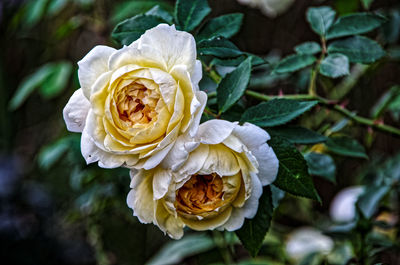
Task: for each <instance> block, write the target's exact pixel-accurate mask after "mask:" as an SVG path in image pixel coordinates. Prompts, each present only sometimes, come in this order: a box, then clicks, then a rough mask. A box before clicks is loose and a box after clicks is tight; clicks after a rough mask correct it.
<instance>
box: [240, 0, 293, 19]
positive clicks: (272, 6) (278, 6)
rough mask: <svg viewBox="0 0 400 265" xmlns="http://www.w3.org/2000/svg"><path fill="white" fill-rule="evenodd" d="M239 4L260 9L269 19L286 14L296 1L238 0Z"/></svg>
mask: <svg viewBox="0 0 400 265" xmlns="http://www.w3.org/2000/svg"><path fill="white" fill-rule="evenodd" d="M238 2H239V3H241V4H244V5H248V6H251V7H255V8H259V9H260V10H261V12H262V13H263V14H264V15H266V16H267V17H276V16H277V15H280V14H282V13H283V12H285V11H286V10H287V9H288V8H289V7H290V6H291V5H292V4H293V2H294V0H238Z"/></svg>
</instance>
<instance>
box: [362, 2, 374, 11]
mask: <svg viewBox="0 0 400 265" xmlns="http://www.w3.org/2000/svg"><path fill="white" fill-rule="evenodd" d="M373 2H374V0H361V3H362V4H363V6H364V8H365V9H369V8H370V6H371V5H372V3H373Z"/></svg>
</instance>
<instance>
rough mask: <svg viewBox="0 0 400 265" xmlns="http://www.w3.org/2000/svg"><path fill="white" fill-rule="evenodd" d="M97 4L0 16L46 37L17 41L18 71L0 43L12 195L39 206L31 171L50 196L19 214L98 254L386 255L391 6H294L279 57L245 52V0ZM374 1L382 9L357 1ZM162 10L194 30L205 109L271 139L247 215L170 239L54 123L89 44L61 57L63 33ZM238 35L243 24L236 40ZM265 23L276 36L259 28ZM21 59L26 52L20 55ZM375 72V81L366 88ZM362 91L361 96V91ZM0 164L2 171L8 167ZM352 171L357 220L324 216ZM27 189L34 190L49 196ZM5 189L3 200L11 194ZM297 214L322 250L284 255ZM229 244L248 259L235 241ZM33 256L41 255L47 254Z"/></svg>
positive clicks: (397, 102)
mask: <svg viewBox="0 0 400 265" xmlns="http://www.w3.org/2000/svg"><path fill="white" fill-rule="evenodd" d="M99 2H100V1H95V2H93V1H89V0H86V1H83V0H79V1H78V0H63V1H61V0H57V1H47V0H40V1H33V0H30V1H26V2H24V3H22V4H21V5H20V6H17V7H15V13H14V14H12V15H7V16H4V17H1V18H0V19H3V20H4V21H5V22H6V24H4V25H7V28H5V26H4V25H2V28H1V29H2V34H3V33H4V34H3V35H4V36H7V37H9V38H11V39H12V40H14V41H15V43H17V40H18V42H19V41H22V42H26V44H25V43H24V45H25V46H19V45H21V44H18V45H16V46H17V47H18V48H19V49H20V50H24V49H26V47H31V43H30V41H31V39H35V38H36V37H35V34H36V33H38V32H41V31H43V34H41V35H40V36H39V37H38V38H42V39H43V40H45V41H43V42H46V43H51V44H46V45H51V46H50V48H49V49H48V50H46V49H45V48H43V47H46V46H40V47H39V48H35V45H45V44H37V43H36V44H35V45H32V50H29V52H26V53H28V55H29V56H32V57H29V58H27V59H26V61H24V60H21V59H20V60H19V61H18V60H17V59H16V66H12V65H10V66H9V67H11V68H13V69H15V68H16V67H20V69H19V68H17V69H18V71H20V73H19V72H18V75H17V74H16V71H15V70H14V71H13V72H12V71H11V70H9V69H7V68H8V66H7V65H6V62H9V61H10V58H9V57H8V56H7V54H6V52H5V50H7V51H11V50H12V49H13V44H12V42H11V41H10V43H4V44H2V45H4V47H6V48H7V49H3V51H2V54H1V55H2V56H3V55H4V58H8V59H7V61H4V62H2V63H1V65H0V72H1V73H0V84H1V86H2V87H3V88H9V89H3V90H2V92H1V93H2V95H1V96H2V97H0V98H1V99H0V100H1V102H2V103H1V104H2V106H1V107H2V108H1V110H0V121H1V136H2V139H1V146H2V147H4V150H2V152H1V154H0V155H1V156H0V158H2V155H3V154H4V155H6V156H7V157H11V154H12V155H13V156H14V155H16V156H21V157H22V158H23V159H24V160H26V161H28V162H27V166H24V169H23V172H20V171H18V169H17V167H16V168H13V169H12V170H13V172H14V171H15V172H18V174H17V173H16V174H17V175H22V176H24V177H23V180H18V181H19V182H16V183H19V184H21V187H22V188H21V190H20V191H18V192H15V194H22V195H18V196H20V197H21V198H22V199H21V201H22V203H21V204H22V206H20V205H18V207H20V208H19V209H24V207H28V208H29V207H30V208H29V209H31V208H32V209H35V210H34V211H38V212H39V211H42V210H43V209H40V207H37V208H39V210H38V209H36V208H35V207H34V206H32V205H34V202H35V200H33V199H30V197H29V196H30V195H29V194H30V193H28V192H26V190H27V188H26V187H29V188H30V187H31V186H29V185H28V184H32V183H41V184H42V185H44V186H46V187H47V188H48V189H49V190H51V194H54V204H55V205H57V206H56V207H54V208H55V209H54V210H52V211H54V213H51V214H49V213H47V212H46V213H43V212H40V214H39V213H33V214H32V215H33V216H34V217H35V218H37V220H41V218H48V219H49V220H51V222H56V223H52V225H53V226H55V227H61V228H59V229H60V230H62V229H65V230H63V231H64V232H65V231H67V232H65V233H70V234H74V232H75V231H78V232H77V234H79V235H80V236H81V237H82V238H83V239H80V240H83V242H85V244H87V245H88V247H89V248H90V249H91V250H92V252H93V253H94V254H87V255H88V256H90V255H93V257H92V258H93V259H94V260H96V262H95V263H99V264H131V263H132V262H134V263H135V262H136V263H137V264H144V263H146V262H147V263H148V264H176V263H184V264H221V263H222V262H224V263H225V264H233V262H238V264H352V263H355V264H357V263H358V264H374V263H375V262H382V263H384V262H385V260H389V259H390V258H391V257H394V256H395V254H396V253H398V251H399V244H400V242H399V237H398V233H399V229H400V228H399V210H398V208H399V203H398V198H399V196H400V189H399V183H400V173H399V172H400V168H399V165H400V156H399V154H395V155H393V153H394V151H396V150H398V146H399V142H398V139H399V138H398V137H399V136H400V130H399V129H398V128H399V126H398V122H399V120H400V89H399V86H398V85H396V84H398V83H399V82H400V81H399V79H396V76H395V75H396V74H392V75H390V74H387V75H385V71H387V70H388V69H390V68H395V69H398V62H399V56H397V55H396V54H397V53H398V52H397V53H396V51H398V50H399V47H400V46H399V45H400V44H399V34H400V33H399V28H400V19H399V18H400V9H399V8H398V7H396V6H385V5H379V4H380V3H378V1H375V2H374V1H372V0H360V1H358V0H352V1H339V0H337V1H335V6H339V4H340V5H341V7H342V8H344V9H343V10H347V9H348V10H352V11H354V12H342V11H339V10H335V9H334V8H333V7H329V6H319V7H313V6H311V4H309V7H308V9H307V11H306V14H301V17H302V19H303V20H304V22H305V23H308V25H307V28H305V29H304V31H305V32H308V33H307V34H304V37H302V38H301V41H298V43H293V41H292V42H289V41H288V42H289V43H290V45H293V46H291V47H290V48H292V47H294V48H293V52H292V53H291V54H288V55H286V52H287V50H285V49H284V48H282V51H281V52H282V54H284V56H282V57H280V55H278V56H277V55H276V54H274V53H270V54H269V55H266V56H264V55H255V54H253V53H251V52H248V50H255V51H256V49H246V48H245V47H252V46H251V45H249V43H250V44H251V41H253V42H257V41H254V40H255V39H256V37H254V36H257V35H252V34H256V33H255V32H256V30H253V31H251V30H249V27H247V26H246V23H249V21H250V20H251V19H253V18H252V17H251V16H250V15H249V14H250V13H249V12H250V11H249V10H247V9H246V10H244V12H245V14H242V13H238V12H237V11H243V10H242V8H240V6H239V7H237V8H236V9H235V8H232V9H229V8H227V9H226V10H235V11H234V12H233V11H232V12H233V13H228V14H225V13H224V12H222V13H221V15H219V16H216V17H215V15H216V14H215V13H212V12H211V8H210V5H211V6H213V7H215V6H216V5H217V4H216V3H213V2H212V1H206V0H178V1H176V2H175V6H172V5H171V4H170V2H168V1H119V2H118V3H115V4H109V5H111V6H110V10H111V14H110V17H109V18H108V21H107V18H102V19H99V18H94V17H95V16H99V14H102V12H100V11H99V9H100V8H101V7H100V6H101V5H100V4H99ZM344 2H346V3H345V4H343V3H344ZM209 4H210V5H209ZM295 5H296V3H295ZM375 6H377V8H376V9H375ZM1 7H3V5H1ZM378 7H379V12H378V11H371V12H367V11H368V10H370V9H371V8H372V9H373V10H378ZM7 8H8V6H7ZM294 9H295V8H294ZM100 10H101V9H100ZM223 10H225V9H223ZM102 11H104V10H102ZM251 12H253V11H251ZM289 12H299V11H298V10H292V11H289ZM103 13H107V12H103ZM218 13H220V12H218ZM345 13H347V14H345ZM293 14H295V13H293ZM297 14H298V13H297ZM61 15H62V16H61ZM60 16H61V17H62V19H59V17H60ZM254 19H255V18H254ZM278 19H279V18H278ZM160 23H167V24H170V25H172V24H174V25H175V26H176V28H177V29H179V30H184V31H188V32H190V33H192V34H193V35H194V37H195V40H196V45H197V52H198V54H197V56H198V59H199V60H201V62H202V65H203V75H204V76H203V79H202V81H201V83H200V89H201V90H203V91H206V92H207V93H208V103H207V107H206V111H205V114H204V115H203V120H206V119H214V118H222V119H226V120H231V121H238V122H240V123H244V122H251V123H254V124H256V125H258V126H260V127H262V128H263V129H265V130H266V131H267V132H268V133H269V134H270V136H271V140H269V141H268V144H269V145H270V146H271V147H272V148H273V150H274V152H275V153H276V155H277V157H278V159H279V172H278V177H277V179H276V181H275V182H274V183H273V184H272V185H270V186H266V187H264V192H263V195H262V197H261V198H260V200H259V209H258V212H257V214H256V215H255V217H254V218H252V219H246V220H245V222H244V225H243V226H242V228H241V229H240V230H238V231H236V232H235V233H232V232H226V231H224V232H218V231H213V232H205V233H200V232H189V231H187V232H188V233H187V235H186V236H185V237H184V238H183V239H182V240H180V241H170V240H168V239H167V238H166V237H165V236H164V235H163V234H162V233H160V232H159V231H157V230H155V229H154V228H153V227H152V226H151V225H143V224H140V223H139V222H138V221H137V220H136V218H135V217H132V216H131V214H130V212H129V210H128V209H127V206H126V205H125V197H126V194H127V192H128V189H129V177H128V172H127V171H126V170H124V169H115V170H104V169H99V168H97V167H96V166H91V165H86V164H85V163H84V162H83V159H82V158H81V155H80V147H79V141H80V138H79V136H77V135H70V134H67V133H66V130H65V129H64V127H63V126H62V125H61V124H62V122H61V115H60V113H61V111H62V109H61V106H62V105H64V103H65V98H66V96H67V95H70V94H71V93H72V92H73V91H74V90H75V89H77V88H78V87H79V85H78V83H77V80H76V75H75V74H73V73H74V72H76V67H75V65H76V61H77V60H79V59H80V58H81V57H82V54H84V53H86V52H87V51H88V50H89V49H90V47H85V49H87V50H85V51H84V52H81V53H78V55H77V54H76V53H73V54H74V55H71V54H70V53H72V52H74V48H70V47H76V46H75V45H72V44H71V43H82V42H85V41H86V40H88V39H90V36H92V35H90V34H89V35H86V36H84V35H81V34H88V33H87V32H88V31H89V32H91V34H93V35H96V36H101V37H99V38H98V39H97V42H105V40H104V39H108V31H107V29H108V28H110V27H111V25H116V26H115V27H114V29H113V30H112V33H111V38H112V40H113V41H114V44H117V45H121V46H122V45H129V44H131V43H132V42H133V41H135V40H136V39H138V38H139V37H140V36H141V35H142V34H143V33H144V32H145V31H146V30H148V29H150V28H152V27H154V26H156V25H158V24H160ZM271 23H272V22H271ZM274 23H275V22H274ZM305 23H304V24H305ZM274 25H275V24H274ZM277 25H278V24H277ZM279 25H280V24H279ZM260 27H261V26H260ZM244 30H246V32H243V31H244ZM291 30H293V29H291ZM104 31H106V32H107V37H104ZM247 31H248V32H247ZM278 31H279V32H280V28H279V29H278ZM278 31H277V32H278ZM82 32H83V33H82ZM85 32H86V33H85ZM276 34H277V35H279V33H276ZM3 35H2V36H3ZM249 35H251V36H253V37H250V38H249V39H248V40H247V39H245V36H247V37H248V36H249ZM275 37H279V36H268V38H270V39H273V38H275ZM2 38H3V37H2ZM252 38H253V39H252ZM307 38H309V39H307ZM4 39H5V40H7V39H6V38H5V37H4ZM99 39H100V41H99ZM82 40H83V41H82ZM316 40H317V41H316ZM7 41H8V40H7ZM36 41H37V42H38V43H40V42H42V40H41V39H40V41H38V40H37V39H36ZM245 41H248V42H245ZM296 41H297V40H296ZM68 42H71V43H68ZM93 43H94V42H93ZM244 43H245V44H244ZM260 43H262V42H260ZM273 43H274V44H275V43H276V42H273ZM281 44H282V46H284V45H283V44H284V43H281ZM248 45H249V46H248ZM256 45H259V44H258V42H257V43H256ZM64 46H65V47H67V48H65V47H64ZM17 47H16V49H17ZM21 47H23V49H22V48H21ZM63 47H64V48H63ZM46 48H47V47H46ZM273 48H274V49H281V47H279V46H277V47H273ZM63 49H65V50H67V51H63ZM263 51H264V53H266V52H267V50H266V49H264V50H263ZM279 53H280V52H279ZM15 54H18V53H12V55H11V56H15ZM23 54H25V53H23ZM12 59H14V58H12ZM20 61H22V62H26V65H25V66H24V67H21V62H20ZM361 64H364V65H361ZM396 67H397V68H396ZM8 71H9V72H10V73H11V74H14V75H16V78H11V77H10V76H11V74H9V72H8ZM390 78H393V79H390ZM386 79H388V81H386ZM373 86H379V87H378V92H377V90H374V89H373ZM307 89H308V90H307ZM369 93H371V94H372V96H371V97H372V99H371V97H368V100H367V99H366V100H365V102H364V97H365V95H366V94H369ZM37 94H38V95H40V97H37ZM349 101H350V103H349ZM350 109H357V110H358V109H359V111H354V112H353V111H351V110H350ZM34 116H40V118H35V117H34ZM19 119H21V120H22V121H21V122H19ZM37 123H38V124H39V125H36V124H37ZM36 127H39V128H36ZM362 127H367V128H362ZM31 132H33V133H32V134H31ZM20 135H24V137H22V138H21V136H20ZM26 139H29V141H28V140H26ZM384 140H386V142H387V143H388V144H387V145H386V146H384V147H382V145H379V143H380V142H381V141H384ZM27 142H28V143H29V144H27ZM392 142H393V147H391V143H392ZM32 146H33V147H32ZM7 147H9V148H8V149H7ZM21 150H22V151H21ZM382 150H383V151H382ZM386 150H391V151H390V152H389V151H386ZM379 152H380V153H383V154H379ZM21 153H22V154H23V155H21ZM7 159H8V158H7ZM7 161H8V160H7ZM0 162H1V163H0V172H1V173H2V174H3V172H5V169H4V168H6V167H5V166H3V163H2V160H0ZM7 163H8V162H7ZM25 175H26V176H29V178H28V177H26V176H25ZM27 179H29V180H27ZM0 180H1V179H0ZM314 180H315V182H314ZM10 185H11V184H10ZM349 185H361V186H362V187H363V189H364V191H363V193H362V194H361V195H360V196H359V197H358V199H357V200H356V203H355V218H354V219H353V220H352V221H350V222H347V223H335V222H334V221H332V220H331V218H329V216H328V215H327V214H326V212H327V208H328V206H329V203H330V200H331V197H333V195H334V193H336V192H337V191H338V190H339V189H341V188H343V187H345V186H349ZM4 186H7V185H5V184H4ZM28 190H29V189H28ZM33 190H34V189H33ZM332 191H334V192H332ZM26 194H27V195H26ZM40 194H42V195H40V196H42V198H44V197H43V196H52V195H47V194H48V193H40ZM43 194H46V195H43ZM49 194H50V193H49ZM0 195H1V196H3V193H2V190H1V189H0ZM293 195H294V196H293ZM7 196H8V195H7ZM12 196H14V195H12ZM12 196H11V195H10V198H11V197H12ZM15 196H17V195H15ZM32 196H33V195H32ZM1 198H3V197H1ZM4 198H7V199H4V200H5V201H7V204H8V203H10V204H11V201H12V200H11V199H8V197H6V195H4ZM32 198H33V197H32ZM35 198H36V197H35ZM307 198H308V199H307ZM309 199H312V200H309ZM8 200H9V201H10V202H9V201H8ZM13 200H14V199H13ZM43 200H45V199H43ZM25 204H26V205H28V206H24V205H25ZM321 209H322V210H321ZM32 211H33V210H32ZM42 216H47V217H42ZM48 216H50V217H48ZM1 218H2V217H1ZM54 219H56V221H54ZM21 220H26V219H21ZM59 220H61V221H59ZM37 222H41V221H37ZM46 222H47V221H46ZM48 222H50V221H48ZM41 225H43V226H47V223H46V224H45V223H41ZM300 225H308V226H314V227H317V228H318V229H320V230H321V231H323V232H324V233H326V234H327V235H329V236H330V237H331V238H332V239H333V240H334V242H335V246H334V248H333V249H332V250H331V251H330V252H329V253H309V255H307V256H305V257H302V259H298V260H296V259H294V258H293V257H288V254H287V251H286V250H285V248H286V247H287V246H286V245H285V241H286V238H288V235H289V234H290V232H291V231H292V230H293V229H294V228H296V227H298V226H300ZM66 227H68V229H70V228H69V227H72V228H71V230H73V231H72V232H71V231H69V230H68V229H67V228H66ZM21 231H22V230H21ZM24 231H25V230H24ZM26 231H27V230H26ZM28 232H29V231H28ZM28 232H27V233H28ZM48 232H49V231H46V232H43V234H46V233H48ZM185 233H186V232H185ZM15 234H18V233H15ZM60 234H63V233H60ZM21 235H23V234H21ZM29 236H32V234H29ZM32 237H33V236H32ZM55 238H56V239H55V240H56V241H57V243H59V242H64V241H62V240H64V239H62V238H61V236H55ZM289 238H290V236H289ZM7 239H8V238H7ZM13 240H16V241H17V240H18V239H13ZM24 242H25V241H24ZM79 242H81V241H79ZM60 245H62V244H60ZM241 247H244V248H245V249H247V250H248V252H249V254H250V256H253V257H255V256H257V259H252V258H251V257H250V256H249V255H247V254H246V253H244V252H243V251H240V250H239V249H240V248H241ZM7 249H8V248H7ZM158 249H160V250H158ZM393 253H394V254H393ZM75 256H79V255H75ZM74 258H75V259H76V260H77V259H78V257H74ZM52 261H53V260H51V261H50V263H51V262H52ZM396 261H397V260H396ZM55 262H56V263H57V262H58V260H56V261H55ZM38 263H42V264H46V263H45V261H44V259H41V260H40V261H39V262H38ZM53 263H54V262H53ZM58 263H60V264H61V262H58ZM66 263H68V261H66ZM83 263H84V262H83ZM87 263H89V264H90V262H87ZM87 263H85V264H87ZM24 264H27V263H24ZM71 264H73V263H71Z"/></svg>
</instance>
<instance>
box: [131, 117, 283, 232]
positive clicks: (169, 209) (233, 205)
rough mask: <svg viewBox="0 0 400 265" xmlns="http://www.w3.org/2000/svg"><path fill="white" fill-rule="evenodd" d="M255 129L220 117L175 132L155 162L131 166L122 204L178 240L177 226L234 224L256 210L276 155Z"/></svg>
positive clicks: (271, 175) (233, 226)
mask: <svg viewBox="0 0 400 265" xmlns="http://www.w3.org/2000/svg"><path fill="white" fill-rule="evenodd" d="M269 139H270V137H269V135H268V133H267V132H265V131H264V130H262V129H261V128H259V127H257V126H255V125H252V124H249V123H245V124H244V125H243V126H240V125H238V124H237V123H231V122H228V121H223V120H211V121H207V122H205V123H203V124H201V125H200V127H199V131H198V134H197V135H196V137H195V138H194V139H188V138H187V137H185V136H181V137H180V138H179V139H178V140H177V142H176V144H175V146H174V148H173V149H172V150H171V151H170V153H169V154H168V156H167V157H166V159H165V160H164V161H163V163H162V164H161V165H159V166H158V167H156V168H154V169H151V170H143V169H141V170H139V171H136V170H132V171H131V176H132V182H131V188H132V190H131V191H130V192H129V195H128V198H127V203H128V206H129V207H130V208H132V209H133V212H134V215H135V216H137V217H138V218H139V220H140V221H141V222H142V223H154V224H156V225H157V226H158V227H159V228H160V229H161V230H162V231H164V232H166V233H167V234H168V235H169V236H170V237H172V238H175V239H178V238H180V237H182V235H183V227H184V226H188V227H190V228H192V229H194V230H207V229H226V230H228V231H233V230H236V229H239V228H240V227H241V226H242V225H243V222H244V219H245V218H253V217H254V215H255V214H256V212H257V208H258V200H259V198H260V196H261V194H262V190H263V188H262V186H265V185H269V184H271V183H272V182H273V181H274V180H275V178H276V175H277V172H278V164H279V163H278V160H277V158H276V156H275V153H274V151H273V150H272V148H271V147H269V146H268V144H267V143H266V142H267V141H268V140H269Z"/></svg>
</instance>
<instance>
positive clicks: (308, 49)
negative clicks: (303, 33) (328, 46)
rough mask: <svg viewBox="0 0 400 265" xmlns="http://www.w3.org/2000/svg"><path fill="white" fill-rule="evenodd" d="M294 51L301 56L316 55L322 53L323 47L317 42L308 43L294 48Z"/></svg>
mask: <svg viewBox="0 0 400 265" xmlns="http://www.w3.org/2000/svg"><path fill="white" fill-rule="evenodd" d="M294 50H295V51H296V52H297V53H299V54H311V55H312V54H316V53H319V52H321V45H319V44H318V43H316V42H315V41H308V42H304V43H302V44H299V45H297V46H296V47H294Z"/></svg>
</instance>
